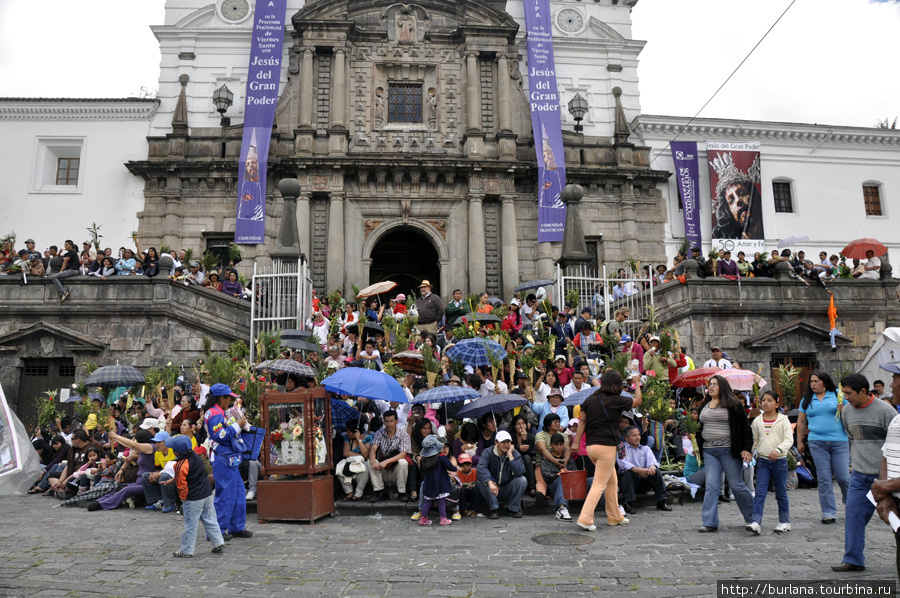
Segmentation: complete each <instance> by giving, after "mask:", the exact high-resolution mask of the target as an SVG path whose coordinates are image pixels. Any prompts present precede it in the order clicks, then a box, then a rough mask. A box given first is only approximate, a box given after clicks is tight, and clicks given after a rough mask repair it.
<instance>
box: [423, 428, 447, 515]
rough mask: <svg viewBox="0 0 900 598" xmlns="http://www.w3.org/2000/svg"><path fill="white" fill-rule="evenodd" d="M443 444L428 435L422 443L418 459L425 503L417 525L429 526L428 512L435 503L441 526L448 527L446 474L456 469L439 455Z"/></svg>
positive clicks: (445, 458)
mask: <svg viewBox="0 0 900 598" xmlns="http://www.w3.org/2000/svg"><path fill="white" fill-rule="evenodd" d="M443 448H444V443H443V442H441V441H440V440H439V439H438V437H437V436H435V435H434V434H430V435H428V436H426V437H425V440H423V441H422V452H421V453H420V459H419V470H420V471H421V472H422V495H423V496H424V497H425V501H424V503H423V504H422V513H421V515H420V516H419V525H431V521H430V520H429V519H428V511H430V510H431V504H432V503H434V502H436V503H437V507H438V513H440V516H441V521H440V523H441V525H450V523H451V521H450V519H449V518H448V517H447V504H446V499H447V497H448V496H450V490H451V489H452V488H451V487H450V477H449V476H448V475H447V473H446V472H454V471H456V467H454V466H453V464H452V463H451V462H450V459H448V458H447V457H446V456H445V455H442V454H441V449H443Z"/></svg>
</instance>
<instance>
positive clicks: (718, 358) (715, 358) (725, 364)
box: [703, 347, 731, 370]
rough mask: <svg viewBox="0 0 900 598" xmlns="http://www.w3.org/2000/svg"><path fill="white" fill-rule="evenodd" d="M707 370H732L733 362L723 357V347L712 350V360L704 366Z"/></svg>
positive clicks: (708, 360) (707, 361)
mask: <svg viewBox="0 0 900 598" xmlns="http://www.w3.org/2000/svg"><path fill="white" fill-rule="evenodd" d="M703 367H705V368H721V369H723V370H730V369H731V362H730V361H728V360H727V359H725V358H724V357H723V356H722V349H721V347H713V348H712V359H707V360H706V362H705V363H704V364H703Z"/></svg>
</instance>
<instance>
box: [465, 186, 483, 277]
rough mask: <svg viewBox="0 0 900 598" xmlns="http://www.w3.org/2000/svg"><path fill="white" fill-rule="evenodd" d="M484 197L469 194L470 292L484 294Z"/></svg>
mask: <svg viewBox="0 0 900 598" xmlns="http://www.w3.org/2000/svg"><path fill="white" fill-rule="evenodd" d="M483 203H484V195H480V194H474V193H470V194H469V292H470V293H482V292H484V290H485V288H486V286H487V267H486V265H485V259H486V258H485V252H484V205H483Z"/></svg>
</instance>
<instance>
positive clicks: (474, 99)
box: [466, 52, 481, 134]
mask: <svg viewBox="0 0 900 598" xmlns="http://www.w3.org/2000/svg"><path fill="white" fill-rule="evenodd" d="M466 120H467V121H468V123H467V125H466V133H467V134H470V133H480V132H481V77H480V76H479V72H478V52H466Z"/></svg>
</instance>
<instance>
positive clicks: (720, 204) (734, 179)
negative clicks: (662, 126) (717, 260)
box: [706, 141, 766, 258]
mask: <svg viewBox="0 0 900 598" xmlns="http://www.w3.org/2000/svg"><path fill="white" fill-rule="evenodd" d="M706 157H707V160H708V162H709V194H710V197H711V199H712V235H711V237H712V240H713V248H714V249H717V250H719V251H724V250H729V251H731V252H732V253H733V254H734V256H733V257H737V252H738V251H743V252H744V253H746V254H747V256H748V258H749V257H751V256H752V255H753V253H754V252H756V251H764V250H765V246H766V235H765V231H764V230H763V214H762V179H761V176H760V163H759V142H758V141H752V142H745V143H733V142H730V141H707V142H706Z"/></svg>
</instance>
